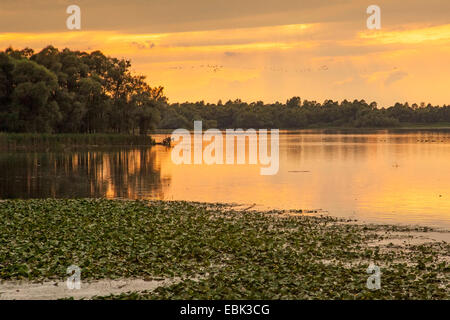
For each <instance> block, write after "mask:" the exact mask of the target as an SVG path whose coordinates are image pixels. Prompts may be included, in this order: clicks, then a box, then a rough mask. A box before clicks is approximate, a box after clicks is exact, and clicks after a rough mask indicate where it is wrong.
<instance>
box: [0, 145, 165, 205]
mask: <svg viewBox="0 0 450 320" xmlns="http://www.w3.org/2000/svg"><path fill="white" fill-rule="evenodd" d="M165 156H167V155H166V154H161V153H158V152H156V150H154V149H152V148H140V149H135V148H134V149H117V148H116V149H104V150H103V149H102V150H95V151H76V152H69V153H60V152H56V153H6V154H0V197H1V198H46V197H57V198H62V197H72V198H79V197H107V198H120V197H123V198H130V199H138V198H163V197H164V186H166V187H167V186H169V185H170V182H171V177H170V176H168V177H162V176H161V168H160V163H161V162H162V161H161V159H160V158H161V157H165Z"/></svg>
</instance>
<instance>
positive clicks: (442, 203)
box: [0, 130, 450, 227]
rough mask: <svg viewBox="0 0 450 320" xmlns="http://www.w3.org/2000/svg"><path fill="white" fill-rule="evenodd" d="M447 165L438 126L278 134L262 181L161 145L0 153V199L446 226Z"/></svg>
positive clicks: (449, 148)
mask: <svg viewBox="0 0 450 320" xmlns="http://www.w3.org/2000/svg"><path fill="white" fill-rule="evenodd" d="M166 136H167V135H156V136H155V139H156V140H157V141H159V140H162V139H163V138H164V137H166ZM204 147H205V146H204ZM449 160H450V131H444V130H438V131H434V130H411V131H405V130H402V131H398V132H396V131H387V130H379V131H373V132H370V133H367V132H365V133H360V132H357V131H356V132H345V133H343V132H339V131H332V132H330V131H324V130H322V131H320V130H313V131H299V132H282V133H280V170H279V172H278V174H276V175H274V176H261V175H260V165H248V164H243V165H205V164H202V165H194V164H192V165H179V166H177V165H174V164H173V163H172V161H171V156H170V149H167V148H165V147H162V146H157V147H153V148H144V149H135V148H133V149H106V150H99V149H95V150H85V151H77V152H70V153H26V152H24V153H0V198H46V197H107V198H129V199H138V198H143V199H169V200H193V201H207V202H235V203H245V204H253V203H256V204H259V205H262V206H265V207H270V208H295V209H305V210H319V209H322V210H325V211H327V212H329V213H330V214H331V215H333V216H341V217H351V218H356V219H360V220H363V221H373V222H386V223H392V222H398V223H408V224H410V223H419V224H426V225H432V226H440V227H450V169H449V166H448V162H449Z"/></svg>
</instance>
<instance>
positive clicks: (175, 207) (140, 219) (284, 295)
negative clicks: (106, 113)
mask: <svg viewBox="0 0 450 320" xmlns="http://www.w3.org/2000/svg"><path fill="white" fill-rule="evenodd" d="M238 209H240V210H238ZM0 220H1V221H0V222H1V223H0V229H1V230H0V231H1V232H0V235H1V240H2V242H3V243H4V246H2V247H1V248H0V256H2V257H3V259H2V261H3V262H2V268H1V269H0V270H1V271H0V279H1V280H0V281H1V283H0V292H5V290H6V289H7V288H9V289H11V288H13V289H14V290H19V291H20V290H22V293H23V296H22V297H24V298H26V297H30V295H29V294H30V292H34V295H31V296H32V299H33V297H34V298H36V297H38V296H39V294H37V296H36V292H39V291H36V290H39V289H36V286H33V285H32V284H33V283H34V284H36V283H47V284H48V282H49V281H50V282H51V281H53V282H60V283H62V282H63V281H64V279H66V278H67V275H66V268H67V267H68V266H69V265H73V264H75V265H79V267H80V268H81V270H82V272H81V277H82V281H85V282H86V283H90V284H89V285H88V286H87V288H86V289H89V290H88V292H89V294H86V295H85V296H83V292H82V291H80V292H77V293H73V296H71V297H73V298H77V299H78V298H81V297H82V296H83V297H85V298H88V299H294V298H295V299H449V298H450V289H449V285H448V284H449V282H450V245H449V243H448V242H446V241H444V240H443V239H433V237H435V236H436V235H443V236H445V237H447V236H448V235H450V232H449V231H437V230H436V229H434V228H425V227H424V228H411V227H407V226H398V225H373V224H361V225H359V224H356V223H354V221H349V219H339V218H334V217H329V216H307V215H301V214H300V215H299V214H297V215H294V216H292V215H286V214H285V212H282V211H272V212H271V213H270V214H268V213H263V212H260V211H255V210H250V209H249V210H242V208H238V207H235V206H230V205H224V204H217V203H214V204H211V203H198V202H184V201H143V200H127V201H123V200H104V199H78V200H69V199H65V200H64V199H61V200H54V199H42V200H4V201H1V202H0ZM436 232H437V234H436ZM370 263H375V264H376V265H379V266H380V268H381V270H382V275H383V276H382V280H381V289H380V290H376V291H372V290H369V289H367V288H366V280H367V278H368V274H367V272H366V269H367V267H368V266H369V264H370ZM17 281H22V284H21V285H19V286H18V287H14V283H16V284H17ZM117 281H119V282H117ZM120 281H122V282H124V286H123V287H122V288H118V286H119V287H120V286H121V285H120V283H122V282H120ZM133 281H138V282H139V281H141V282H139V285H137V287H133V286H132V284H133V283H134V282H133ZM142 281H143V282H142ZM152 281H153V282H152ZM154 281H160V282H161V281H162V282H161V285H159V284H158V283H159V282H158V283H155V282H154ZM108 283H109V287H108ZM147 285H148V286H150V285H151V286H152V287H149V288H146V287H145V286H147ZM11 286H12V287H11ZM105 286H106V288H110V289H111V290H110V291H108V290H109V289H106V291H105ZM50 287H51V286H48V285H47V286H46V287H45V286H44V287H42V289H45V288H47V291H45V290H44V291H43V292H42V295H43V296H45V295H50V296H49V297H50V299H53V298H54V299H60V298H61V299H64V298H68V295H69V296H70V294H71V293H70V292H65V293H64V294H61V290H63V289H62V288H61V287H60V286H54V287H55V288H54V290H56V293H54V292H53V293H52V291H51V290H50V289H48V288H50ZM27 288H28V289H27ZM30 288H31V289H30ZM33 288H34V289H33ZM95 288H97V289H98V288H103V289H98V290H97V289H95ZM4 289H5V290H4ZM121 289H123V290H121ZM27 290H28V291H27ZM30 290H31V291H30ZM33 290H34V291H33ZM49 290H50V291H49ZM58 290H59V291H58ZM63 291H64V290H63ZM66 291H67V290H66ZM7 292H9V296H8V294H5V295H4V297H2V294H0V300H1V299H7V298H8V297H9V298H11V299H20V298H21V295H20V292H16V294H15V293H11V290H9V291H8V290H6V293H7ZM58 292H59V295H58ZM27 294H28V295H27Z"/></svg>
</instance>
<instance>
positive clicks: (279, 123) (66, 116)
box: [0, 46, 450, 134]
mask: <svg viewBox="0 0 450 320" xmlns="http://www.w3.org/2000/svg"><path fill="white" fill-rule="evenodd" d="M194 120H202V121H203V127H204V128H221V129H224V128H282V129H302V128H314V127H327V126H328V127H355V128H364V127H395V126H399V125H401V124H402V123H410V124H433V123H438V122H450V106H448V105H444V106H432V105H430V104H428V105H426V104H425V103H421V104H420V105H417V104H412V105H409V104H408V103H396V104H395V105H394V106H391V107H388V108H384V107H383V108H379V107H378V106H377V103H376V102H371V103H367V102H366V101H364V100H354V101H347V100H344V101H341V102H338V101H333V100H325V101H324V102H323V103H319V102H316V101H309V100H302V99H301V98H300V97H293V98H291V99H289V100H287V101H286V103H280V102H276V103H270V104H266V103H263V102H262V101H258V102H252V103H246V102H243V101H241V100H240V99H237V100H234V101H231V100H230V101H227V102H226V103H222V102H221V101H219V102H218V103H214V104H211V103H205V102H204V101H200V102H195V103H191V102H185V103H172V104H169V103H168V99H167V98H166V97H165V95H164V89H163V88H162V87H151V86H150V85H149V84H148V83H147V82H146V80H145V77H144V76H141V75H134V74H133V73H132V72H131V62H130V61H129V60H125V59H117V58H112V57H107V56H105V55H104V54H103V53H102V52H100V51H93V52H91V53H86V52H81V51H72V50H70V49H63V50H62V51H60V50H58V49H57V48H54V47H53V46H48V47H46V48H44V49H43V50H41V51H40V52H37V53H35V52H34V51H33V50H32V49H29V48H26V49H23V50H14V49H12V48H8V49H6V50H5V51H2V52H0V132H45V133H127V134H130V133H136V134H137V133H139V134H146V133H148V132H149V131H150V130H152V129H157V128H160V129H175V128H192V126H193V123H194Z"/></svg>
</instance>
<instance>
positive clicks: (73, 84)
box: [0, 46, 167, 134]
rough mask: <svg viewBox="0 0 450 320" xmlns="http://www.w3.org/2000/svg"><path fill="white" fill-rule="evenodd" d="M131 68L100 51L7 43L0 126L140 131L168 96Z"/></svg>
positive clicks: (1, 67) (0, 67)
mask: <svg viewBox="0 0 450 320" xmlns="http://www.w3.org/2000/svg"><path fill="white" fill-rule="evenodd" d="M130 68H131V63H130V61H128V60H125V59H117V58H111V57H107V56H105V55H104V54H103V53H102V52H100V51H94V52H92V53H86V52H80V51H72V50H69V49H64V50H62V51H60V50H58V49H57V48H54V47H53V46H48V47H46V48H44V49H43V50H41V51H40V52H38V53H35V52H34V51H33V50H32V49H29V48H26V49H23V50H14V49H12V48H8V49H6V50H5V51H2V52H0V131H4V132H46V133H110V132H112V133H135V132H136V133H137V132H139V133H141V134H145V133H147V132H148V131H149V130H151V129H154V128H155V127H156V125H157V124H158V123H159V120H160V110H159V109H160V107H161V106H162V105H165V104H166V103H167V99H166V98H165V96H164V94H163V88H161V87H158V88H152V87H150V86H149V85H148V84H147V83H146V81H145V77H144V76H140V75H134V74H132V73H131V71H130Z"/></svg>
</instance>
